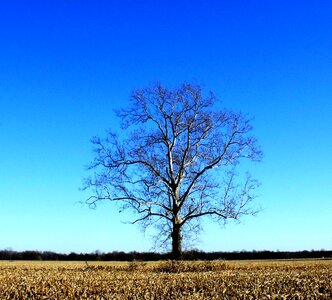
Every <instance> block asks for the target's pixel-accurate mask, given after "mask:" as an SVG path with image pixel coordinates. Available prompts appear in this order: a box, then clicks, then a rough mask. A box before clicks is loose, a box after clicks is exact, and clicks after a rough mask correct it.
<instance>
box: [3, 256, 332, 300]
mask: <svg viewBox="0 0 332 300" xmlns="http://www.w3.org/2000/svg"><path fill="white" fill-rule="evenodd" d="M331 278H332V260H304V261H227V262H225V261H212V262H173V261H164V262H153V263H152V262H151V263H150V262H149V263H145V262H130V263H114V262H98V263H97V262H88V263H85V262H26V261H25V262H23V261H22V262H20V261H14V262H7V261H2V262H0V299H332V282H331Z"/></svg>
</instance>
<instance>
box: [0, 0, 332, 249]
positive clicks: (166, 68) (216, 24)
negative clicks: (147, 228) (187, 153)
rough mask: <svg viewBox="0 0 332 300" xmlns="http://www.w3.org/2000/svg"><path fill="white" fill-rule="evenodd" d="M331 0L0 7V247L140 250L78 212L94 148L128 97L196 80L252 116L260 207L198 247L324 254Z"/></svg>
mask: <svg viewBox="0 0 332 300" xmlns="http://www.w3.org/2000/svg"><path fill="white" fill-rule="evenodd" d="M331 16H332V1H330V0H318V1H317V0H316V1H309V0H307V1H303V0H302V1H280V0H279V1H263V0H262V1H250V0H248V1H226V0H223V1H9V0H8V1H1V3H0V43H1V44H0V189H1V193H0V204H1V207H0V249H4V248H7V247H11V248H13V249H15V250H26V249H37V250H53V251H59V252H70V251H77V252H80V251H82V252H90V251H94V250H96V249H100V250H101V251H113V250H124V251H131V250H138V251H143V250H149V249H150V248H151V245H152V243H151V240H150V239H149V235H148V234H146V235H143V234H142V233H141V231H140V229H139V227H137V226H136V227H135V226H132V225H126V224H123V223H122V221H126V220H127V218H126V215H125V214H118V212H117V210H116V209H112V207H111V206H110V205H109V204H108V203H104V204H103V205H101V206H100V207H99V208H98V209H97V210H89V209H88V208H87V207H85V206H82V205H80V204H77V202H78V201H80V200H84V197H85V196H86V195H85V194H84V193H82V192H80V191H79V190H78V188H79V187H80V186H81V180H82V177H84V176H86V175H87V172H86V171H85V169H84V165H86V164H88V162H89V161H90V160H91V159H92V152H91V144H90V142H89V140H90V138H91V137H92V136H93V135H95V134H103V132H104V130H105V129H107V128H113V129H115V130H116V129H117V128H118V120H117V119H116V118H115V117H114V114H113V109H114V108H118V107H123V106H126V103H127V100H128V98H129V95H130V92H131V90H132V89H134V88H137V87H144V86H146V85H148V84H149V83H150V82H151V81H156V80H159V81H161V82H163V83H165V84H166V85H168V86H170V87H173V86H177V85H179V84H181V83H182V82H183V81H189V82H190V81H196V82H199V83H202V84H204V85H205V87H206V90H212V91H214V92H215V93H216V94H217V96H218V97H219V98H220V99H221V100H222V101H223V102H222V104H223V105H224V106H227V107H230V108H232V109H234V110H238V111H239V110H241V111H243V112H245V113H248V114H249V115H250V116H253V117H254V121H253V125H254V127H255V131H254V132H255V134H256V136H257V137H258V139H259V141H260V144H261V146H262V148H263V150H264V154H265V157H264V160H263V162H262V163H261V164H259V165H255V166H253V167H251V170H250V171H251V173H253V174H254V175H255V176H256V177H257V178H258V179H259V180H260V181H261V182H262V187H261V189H260V198H259V199H257V201H258V202H259V203H260V204H261V206H262V207H263V208H264V210H263V211H262V212H261V213H260V214H259V215H258V216H257V217H251V218H249V217H248V218H246V219H244V220H243V222H242V223H241V224H232V223H230V224H229V225H228V226H226V227H225V228H223V227H220V226H218V225H212V224H206V226H205V232H204V233H203V235H201V239H200V243H198V244H197V245H196V246H197V248H199V249H203V250H208V251H211V250H216V251H218V250H221V251H223V250H226V251H228V250H230V251H232V250H242V249H245V250H252V249H256V250H262V249H268V250H277V249H279V250H304V249H307V250H310V249H321V248H325V249H331V248H332V233H331V228H332V217H331V216H332V156H331V153H332V134H331V132H332V118H331V117H332V18H331Z"/></svg>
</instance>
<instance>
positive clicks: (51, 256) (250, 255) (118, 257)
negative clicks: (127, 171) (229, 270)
mask: <svg viewBox="0 0 332 300" xmlns="http://www.w3.org/2000/svg"><path fill="white" fill-rule="evenodd" d="M183 254H184V255H183V259H184V260H217V259H224V260H251V259H304V258H326V259H332V250H330V251H328V250H311V251H296V252H290V251H255V250H254V251H235V252H203V251H198V250H193V251H187V252H184V253H183ZM171 258H172V256H171V254H170V253H157V252H135V251H134V252H122V251H113V252H109V253H102V252H100V251H95V252H93V253H74V252H71V253H69V254H62V253H55V252H51V251H22V252H18V251H13V250H0V260H45V261H49V260H59V261H133V260H138V261H140V260H142V261H158V260H167V259H171Z"/></svg>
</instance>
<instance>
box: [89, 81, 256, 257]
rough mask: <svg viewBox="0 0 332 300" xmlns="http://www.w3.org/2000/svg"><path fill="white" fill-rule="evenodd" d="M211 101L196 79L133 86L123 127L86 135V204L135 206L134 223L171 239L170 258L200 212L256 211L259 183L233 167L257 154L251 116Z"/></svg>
mask: <svg viewBox="0 0 332 300" xmlns="http://www.w3.org/2000/svg"><path fill="white" fill-rule="evenodd" d="M216 103H217V99H216V97H215V95H214V94H213V93H211V92H210V93H208V94H207V95H205V94H204V93H203V91H202V88H201V86H199V85H196V84H187V83H185V84H182V85H181V86H180V87H179V88H175V89H168V88H166V87H164V86H163V85H162V84H160V83H156V84H154V85H151V86H149V87H146V88H143V89H137V90H135V91H133V93H132V95H131V97H130V104H129V107H127V108H124V109H121V110H119V111H118V112H117V116H118V117H119V119H120V122H121V128H122V130H121V132H118V133H115V132H113V131H112V130H109V131H107V133H106V135H105V136H104V137H94V138H93V139H92V144H93V145H94V159H93V161H92V162H91V164H90V166H89V169H90V170H93V171H94V174H93V175H92V176H91V177H88V178H86V180H85V188H89V189H92V191H93V193H92V195H91V197H89V198H88V199H87V200H86V203H88V204H89V205H90V206H93V207H94V206H96V205H97V203H98V202H99V201H102V200H109V201H112V202H117V203H118V204H119V205H120V207H121V210H126V209H130V210H133V211H134V212H135V213H136V216H137V218H136V219H135V220H133V221H132V222H133V223H138V222H139V223H141V224H143V226H145V227H147V226H150V225H154V226H155V227H156V228H157V231H156V232H157V235H156V241H158V242H159V243H160V244H166V245H170V244H168V241H169V240H171V245H172V247H171V248H172V253H173V255H174V258H180V257H181V253H182V240H183V239H186V238H188V237H190V238H192V237H195V236H196V235H197V234H198V233H199V232H200V230H201V219H202V218H203V217H210V218H213V219H214V220H215V221H217V222H220V221H221V222H225V221H226V220H228V219H239V218H241V217H242V216H244V215H249V214H255V213H256V211H257V210H256V209H255V207H254V206H253V205H252V201H253V199H254V198H255V189H256V188H257V186H258V182H257V181H256V180H255V179H253V178H252V177H251V176H250V175H249V173H246V174H244V175H243V174H240V173H238V172H237V166H238V164H239V163H240V161H242V160H245V159H247V160H251V161H259V160H260V159H261V156H262V152H261V150H260V147H259V146H258V144H257V140H256V138H255V137H254V136H253V135H252V133H251V132H252V126H251V124H250V120H249V119H248V118H247V117H246V116H245V115H243V114H241V113H235V112H233V111H231V110H229V109H224V108H222V109H221V108H220V106H219V105H218V106H217V105H216ZM218 104H219V103H218Z"/></svg>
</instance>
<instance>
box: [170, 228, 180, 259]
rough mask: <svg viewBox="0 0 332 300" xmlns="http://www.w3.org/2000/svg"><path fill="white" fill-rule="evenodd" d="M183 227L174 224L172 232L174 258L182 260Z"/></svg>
mask: <svg viewBox="0 0 332 300" xmlns="http://www.w3.org/2000/svg"><path fill="white" fill-rule="evenodd" d="M181 229H182V228H181V225H178V224H173V231H172V258H173V259H176V260H178V259H181V258H182V233H181Z"/></svg>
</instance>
